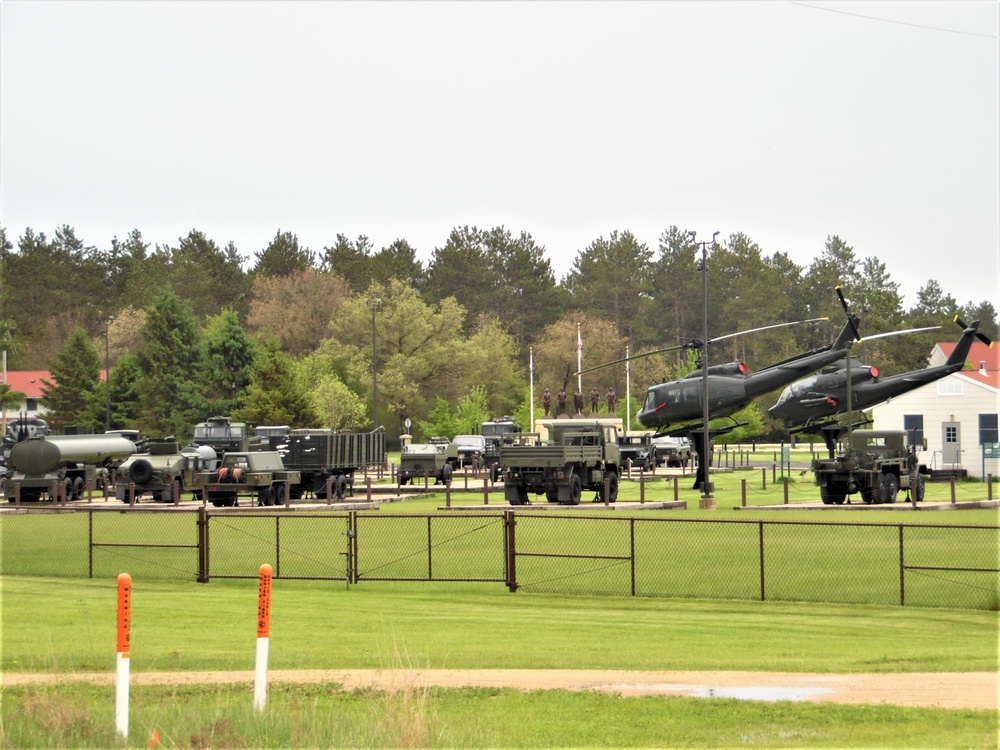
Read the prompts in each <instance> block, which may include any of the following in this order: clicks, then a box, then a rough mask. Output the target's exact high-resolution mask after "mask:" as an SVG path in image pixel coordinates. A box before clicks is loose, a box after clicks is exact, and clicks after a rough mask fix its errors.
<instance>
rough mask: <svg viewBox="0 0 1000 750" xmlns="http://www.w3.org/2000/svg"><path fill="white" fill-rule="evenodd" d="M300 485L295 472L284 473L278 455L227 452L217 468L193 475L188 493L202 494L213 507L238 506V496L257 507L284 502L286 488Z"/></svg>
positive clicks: (298, 477)
mask: <svg viewBox="0 0 1000 750" xmlns="http://www.w3.org/2000/svg"><path fill="white" fill-rule="evenodd" d="M300 481H301V475H300V474H299V472H297V471H288V470H287V469H285V466H284V464H282V462H281V454H280V453H278V451H265V450H260V451H230V452H228V453H226V454H224V455H223V456H222V457H221V458H220V459H219V466H218V467H217V468H214V469H211V470H207V471H196V472H195V473H194V477H193V479H192V485H191V489H192V490H193V491H195V492H201V493H204V498H205V500H207V501H208V502H210V503H212V505H214V506H215V507H217V508H218V507H229V506H232V505H237V504H238V498H239V496H240V495H245V494H251V495H253V496H254V498H255V499H256V502H257V504H258V505H274V504H275V503H281V502H284V499H285V492H286V487H288V491H289V493H290V487H291V486H292V485H296V484H298V483H299V482H300Z"/></svg>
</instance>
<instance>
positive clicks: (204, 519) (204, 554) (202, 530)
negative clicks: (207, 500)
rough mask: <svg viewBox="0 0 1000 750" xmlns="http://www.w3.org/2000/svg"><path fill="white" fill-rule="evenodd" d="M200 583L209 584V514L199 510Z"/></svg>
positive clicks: (203, 508)
mask: <svg viewBox="0 0 1000 750" xmlns="http://www.w3.org/2000/svg"><path fill="white" fill-rule="evenodd" d="M198 583H208V512H207V511H206V510H205V507H204V506H202V507H201V508H198Z"/></svg>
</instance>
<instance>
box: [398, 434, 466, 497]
mask: <svg viewBox="0 0 1000 750" xmlns="http://www.w3.org/2000/svg"><path fill="white" fill-rule="evenodd" d="M457 460H458V446H456V445H455V444H454V443H452V442H451V441H450V440H448V439H447V438H431V441H430V442H429V443H411V444H410V445H404V446H403V450H402V451H401V452H400V454H399V478H398V481H399V486H400V487H402V486H403V485H405V484H406V483H407V482H412V481H413V480H414V479H419V478H421V477H428V478H430V477H433V478H434V484H447V483H448V482H450V481H451V477H452V468H451V467H452V464H453V462H454V461H457Z"/></svg>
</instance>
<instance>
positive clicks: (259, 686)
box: [253, 563, 273, 711]
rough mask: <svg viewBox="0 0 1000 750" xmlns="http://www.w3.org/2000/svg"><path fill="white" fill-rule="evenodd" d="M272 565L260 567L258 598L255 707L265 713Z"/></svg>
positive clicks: (254, 684)
mask: <svg viewBox="0 0 1000 750" xmlns="http://www.w3.org/2000/svg"><path fill="white" fill-rule="evenodd" d="M272 574H273V571H272V568H271V566H270V565H268V564H266V563H265V564H264V565H261V566H260V592H259V594H258V596H257V663H256V669H255V670H254V683H253V707H254V708H256V709H257V710H258V711H263V710H264V707H265V706H266V705H267V657H268V651H269V650H270V643H271V577H272Z"/></svg>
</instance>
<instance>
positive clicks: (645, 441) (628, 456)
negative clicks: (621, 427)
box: [618, 432, 656, 471]
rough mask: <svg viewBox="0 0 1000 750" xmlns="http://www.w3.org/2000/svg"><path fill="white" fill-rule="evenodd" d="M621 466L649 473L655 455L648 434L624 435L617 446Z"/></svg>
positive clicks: (632, 433)
mask: <svg viewBox="0 0 1000 750" xmlns="http://www.w3.org/2000/svg"><path fill="white" fill-rule="evenodd" d="M618 450H619V452H620V453H621V462H622V465H623V466H631V467H632V468H633V469H641V470H642V471H649V470H650V469H651V468H653V464H654V463H655V461H656V455H655V453H654V449H653V439H652V436H651V435H650V434H649V433H648V432H640V433H634V432H629V433H625V435H624V436H622V438H621V441H620V442H619V444H618Z"/></svg>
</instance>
